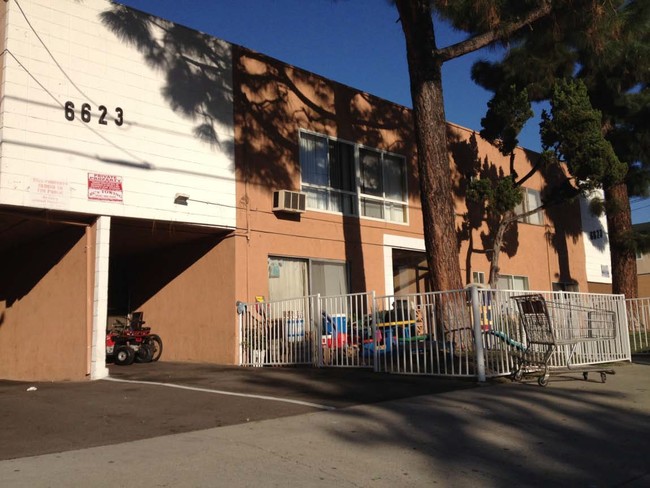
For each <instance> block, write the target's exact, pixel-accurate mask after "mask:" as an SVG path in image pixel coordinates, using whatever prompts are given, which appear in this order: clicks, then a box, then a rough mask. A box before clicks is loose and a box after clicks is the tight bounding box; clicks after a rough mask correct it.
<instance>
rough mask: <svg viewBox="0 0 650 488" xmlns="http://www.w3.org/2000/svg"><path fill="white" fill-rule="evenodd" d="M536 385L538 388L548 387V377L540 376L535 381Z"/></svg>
mask: <svg viewBox="0 0 650 488" xmlns="http://www.w3.org/2000/svg"><path fill="white" fill-rule="evenodd" d="M537 383H539V386H546V385H548V375H544V376H540V377H539V379H538V380H537Z"/></svg>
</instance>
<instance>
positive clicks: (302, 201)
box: [273, 190, 307, 213]
mask: <svg viewBox="0 0 650 488" xmlns="http://www.w3.org/2000/svg"><path fill="white" fill-rule="evenodd" d="M306 205H307V194H305V193H301V192H299V191H289V190H276V191H274V192H273V211H274V212H291V213H302V212H304V211H305V209H306Z"/></svg>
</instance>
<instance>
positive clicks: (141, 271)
mask: <svg viewBox="0 0 650 488" xmlns="http://www.w3.org/2000/svg"><path fill="white" fill-rule="evenodd" d="M0 34H1V35H0V39H1V42H2V43H3V50H4V55H3V57H2V78H1V79H0V90H1V92H0V93H1V97H2V98H1V102H2V105H1V109H0V112H1V117H2V119H1V120H2V122H1V126H0V130H1V138H2V141H1V146H0V151H1V152H0V236H1V237H0V253H1V254H0V255H1V256H2V264H1V266H0V270H1V271H0V378H10V379H30V380H39V379H40V380H65V379H70V380H80V379H84V378H89V379H96V378H101V377H103V376H105V375H106V374H107V368H106V366H105V344H104V340H105V330H106V326H107V323H108V322H109V321H110V318H111V317H114V316H120V315H125V314H127V313H130V312H133V311H136V310H138V311H142V312H144V318H145V320H146V322H147V325H148V326H151V327H152V328H153V329H154V330H155V331H156V333H158V334H160V335H161V336H162V337H163V340H164V343H165V350H164V353H163V360H174V361H196V362H199V361H200V362H213V363H221V364H236V362H237V353H238V348H239V337H238V334H239V331H238V327H237V315H236V309H235V304H236V302H237V300H241V301H251V300H253V299H254V298H255V297H259V296H263V297H265V299H266V300H277V299H282V298H287V297H295V296H301V295H306V294H316V293H321V294H325V295H333V294H336V295H338V294H343V293H350V292H358V291H367V290H375V291H376V292H377V293H378V294H387V295H392V294H397V295H399V294H405V293H412V292H416V291H417V292H420V291H427V290H428V286H429V285H428V281H427V269H426V263H425V259H424V240H423V235H422V214H421V211H420V195H419V187H418V175H417V163H416V158H417V154H416V149H415V143H414V138H413V130H412V120H411V112H410V110H409V109H408V108H406V107H402V106H399V105H396V104H393V103H391V102H388V101H386V100H382V99H379V98H377V97H374V96H372V95H370V94H367V93H364V92H361V91H359V90H356V89H354V88H351V87H348V86H344V85H341V84H339V83H337V82H335V81H332V80H328V79H325V78H323V77H321V76H318V75H316V74H314V73H310V72H307V71H304V70H301V69H299V68H297V67H294V66H290V65H288V64H286V63H283V62H281V61H279V60H276V59H273V58H270V57H268V56H265V55H264V54H261V53H257V52H253V51H250V50H248V49H246V48H244V47H241V46H236V45H232V44H229V43H227V42H224V41H221V40H219V39H216V38H214V37H211V36H208V35H205V34H203V33H200V32H197V31H194V30H191V29H189V28H186V27H183V26H179V25H176V24H173V23H171V22H168V21H165V20H163V19H160V18H156V17H150V16H148V15H146V14H144V13H142V12H138V11H134V10H131V9H128V8H126V7H122V6H120V5H119V4H114V3H111V2H108V1H105V0H84V1H83V2H77V1H74V0H57V1H56V2H51V1H48V0H19V1H15V0H11V1H9V2H3V3H0ZM448 135H449V141H450V145H449V153H450V158H449V162H450V166H451V169H452V174H453V187H454V193H453V195H449V198H453V199H454V201H455V204H456V210H457V231H458V243H459V260H460V263H461V268H462V271H463V274H464V276H463V278H464V280H465V281H466V282H468V283H469V282H479V283H484V282H485V281H486V278H487V274H488V270H489V259H490V254H489V252H487V251H486V249H487V247H488V246H486V239H489V236H490V233H491V232H493V231H494V230H493V229H491V228H490V225H489V223H485V222H483V221H482V220H481V218H480V217H479V214H480V211H479V210H480V209H477V208H475V206H474V205H472V204H471V203H469V204H468V202H467V201H466V199H465V191H466V186H467V181H468V180H469V179H470V178H473V177H478V176H480V177H490V176H496V175H498V174H500V173H501V172H506V173H507V172H508V171H510V160H509V158H504V157H503V156H502V155H500V154H499V152H498V151H497V150H496V148H494V147H493V146H491V145H490V144H488V143H487V142H485V141H483V140H481V138H480V137H479V136H478V135H477V134H475V133H474V132H473V131H472V130H469V129H465V128H462V127H459V126H456V125H454V124H448ZM536 157H537V155H536V154H535V153H532V152H530V151H527V150H525V149H522V148H519V149H517V152H516V155H515V159H514V169H515V170H516V172H517V173H518V174H520V175H523V174H526V173H527V172H528V171H529V170H530V169H531V168H532V167H533V165H534V162H535V160H536V159H535V158H536ZM556 177H557V176H553V175H548V174H535V175H534V176H532V177H531V178H530V179H528V180H527V182H526V185H525V186H526V189H525V199H524V202H523V204H522V209H532V208H535V207H536V206H537V205H538V204H539V203H540V202H541V200H542V197H543V195H544V192H548V191H553V184H554V181H555V180H554V178H556ZM580 215H581V213H580V208H579V205H577V204H576V205H566V206H563V207H562V208H551V209H549V210H547V211H541V212H537V213H535V214H532V215H530V216H528V217H527V218H526V219H524V220H523V221H521V222H518V223H517V224H516V225H514V226H512V228H511V229H510V231H509V233H508V236H507V240H506V245H505V246H504V251H503V252H502V254H501V259H500V264H501V273H502V276H501V280H500V283H499V286H500V287H503V288H510V289H522V290H523V289H537V290H549V289H553V288H564V289H569V288H570V289H579V290H580V291H587V272H586V269H585V246H584V243H583V239H584V238H583V229H582V225H581V217H580Z"/></svg>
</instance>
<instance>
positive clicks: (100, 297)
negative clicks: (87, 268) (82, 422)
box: [90, 216, 111, 380]
mask: <svg viewBox="0 0 650 488" xmlns="http://www.w3.org/2000/svg"><path fill="white" fill-rule="evenodd" d="M95 229H96V233H95V287H94V290H93V331H92V354H91V364H90V379H91V380H98V379H101V378H106V377H107V376H108V368H107V367H106V316H107V313H108V259H109V253H110V243H111V242H110V240H111V218H110V217H106V216H102V217H99V218H98V219H97V223H96V224H95Z"/></svg>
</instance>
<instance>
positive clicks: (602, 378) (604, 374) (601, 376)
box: [600, 373, 607, 383]
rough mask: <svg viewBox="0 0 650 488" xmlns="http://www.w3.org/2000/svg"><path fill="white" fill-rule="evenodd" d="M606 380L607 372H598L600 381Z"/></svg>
mask: <svg viewBox="0 0 650 488" xmlns="http://www.w3.org/2000/svg"><path fill="white" fill-rule="evenodd" d="M606 381H607V373H600V382H601V383H605V382H606Z"/></svg>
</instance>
